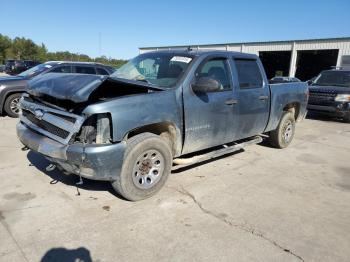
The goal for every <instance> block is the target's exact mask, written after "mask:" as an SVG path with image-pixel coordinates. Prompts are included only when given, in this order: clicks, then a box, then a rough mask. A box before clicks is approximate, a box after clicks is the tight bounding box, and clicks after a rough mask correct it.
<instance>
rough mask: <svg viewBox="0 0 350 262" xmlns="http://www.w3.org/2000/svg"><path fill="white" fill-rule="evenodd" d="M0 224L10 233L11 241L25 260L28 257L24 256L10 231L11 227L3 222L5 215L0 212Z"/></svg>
mask: <svg viewBox="0 0 350 262" xmlns="http://www.w3.org/2000/svg"><path fill="white" fill-rule="evenodd" d="M0 224H1V225H2V226H3V227H4V228H5V230H6V231H7V233H8V234H9V235H10V237H11V239H12V241H13V242H14V243H15V245H16V246H17V248H18V250H19V252H20V253H21V254H22V256H23V258H24V260H25V261H28V262H29V260H28V258H27V256H26V254H25V253H24V251H23V249H22V247H21V246H20V245H19V243H18V242H17V240H16V238H15V237H14V235H13V234H12V232H11V229H10V227H9V225H8V224H7V223H6V222H5V217H4V216H3V215H2V213H1V212H0Z"/></svg>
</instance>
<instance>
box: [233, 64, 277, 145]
mask: <svg viewBox="0 0 350 262" xmlns="http://www.w3.org/2000/svg"><path fill="white" fill-rule="evenodd" d="M233 67H234V68H235V69H236V74H235V76H236V77H235V81H236V82H237V85H236V86H237V90H236V92H237V93H238V103H237V107H238V114H239V116H238V117H237V119H238V126H237V129H236V134H235V139H242V138H247V137H250V136H253V135H257V134H260V133H262V132H263V131H264V130H265V127H266V125H267V122H268V118H269V112H270V90H269V85H268V83H267V81H266V79H265V78H264V77H263V73H264V71H263V67H262V65H261V63H259V62H258V60H256V59H237V58H234V59H233Z"/></svg>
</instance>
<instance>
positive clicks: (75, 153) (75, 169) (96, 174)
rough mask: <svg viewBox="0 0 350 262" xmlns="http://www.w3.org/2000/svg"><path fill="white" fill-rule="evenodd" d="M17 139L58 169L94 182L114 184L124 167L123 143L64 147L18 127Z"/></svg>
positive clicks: (23, 126) (124, 144) (22, 126)
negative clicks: (104, 181)
mask: <svg viewBox="0 0 350 262" xmlns="http://www.w3.org/2000/svg"><path fill="white" fill-rule="evenodd" d="M17 136H18V137H19V139H20V141H21V142H22V143H23V144H24V145H25V146H26V147H28V148H30V149H31V150H33V151H36V152H38V153H41V154H43V155H44V156H46V158H48V159H49V160H50V161H52V162H53V163H55V164H56V165H57V166H58V167H59V168H60V169H63V170H64V171H66V172H68V173H73V174H76V175H80V176H82V177H86V178H89V179H94V180H106V181H113V180H115V178H116V176H117V174H118V173H119V172H120V170H121V168H122V164H123V158H124V151H125V147H126V143H125V142H120V143H115V144H102V145H98V144H89V145H87V144H85V145H83V144H81V143H78V144H71V145H64V144H61V143H59V142H56V141H54V140H52V139H50V138H48V137H45V136H43V135H40V134H39V133H36V132H34V131H32V130H31V129H30V128H28V127H27V126H26V125H24V124H23V123H21V122H20V123H18V124H17Z"/></svg>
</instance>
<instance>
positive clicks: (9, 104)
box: [4, 93, 22, 117]
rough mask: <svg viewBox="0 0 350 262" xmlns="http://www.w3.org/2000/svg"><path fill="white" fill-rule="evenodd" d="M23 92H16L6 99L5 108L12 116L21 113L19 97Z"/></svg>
mask: <svg viewBox="0 0 350 262" xmlns="http://www.w3.org/2000/svg"><path fill="white" fill-rule="evenodd" d="M21 96H22V94H21V93H16V94H12V95H10V96H8V97H7V98H6V100H5V104H4V110H5V112H6V114H7V115H8V116H10V117H18V116H19V114H20V109H19V104H18V102H19V99H20V98H21Z"/></svg>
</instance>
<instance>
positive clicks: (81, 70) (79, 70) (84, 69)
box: [75, 66, 96, 75]
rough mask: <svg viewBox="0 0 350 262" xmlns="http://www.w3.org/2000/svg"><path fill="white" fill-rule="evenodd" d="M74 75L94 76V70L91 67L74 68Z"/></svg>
mask: <svg viewBox="0 0 350 262" xmlns="http://www.w3.org/2000/svg"><path fill="white" fill-rule="evenodd" d="M75 73H78V74H90V75H95V74H96V72H95V68H94V67H92V66H76V67H75Z"/></svg>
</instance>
